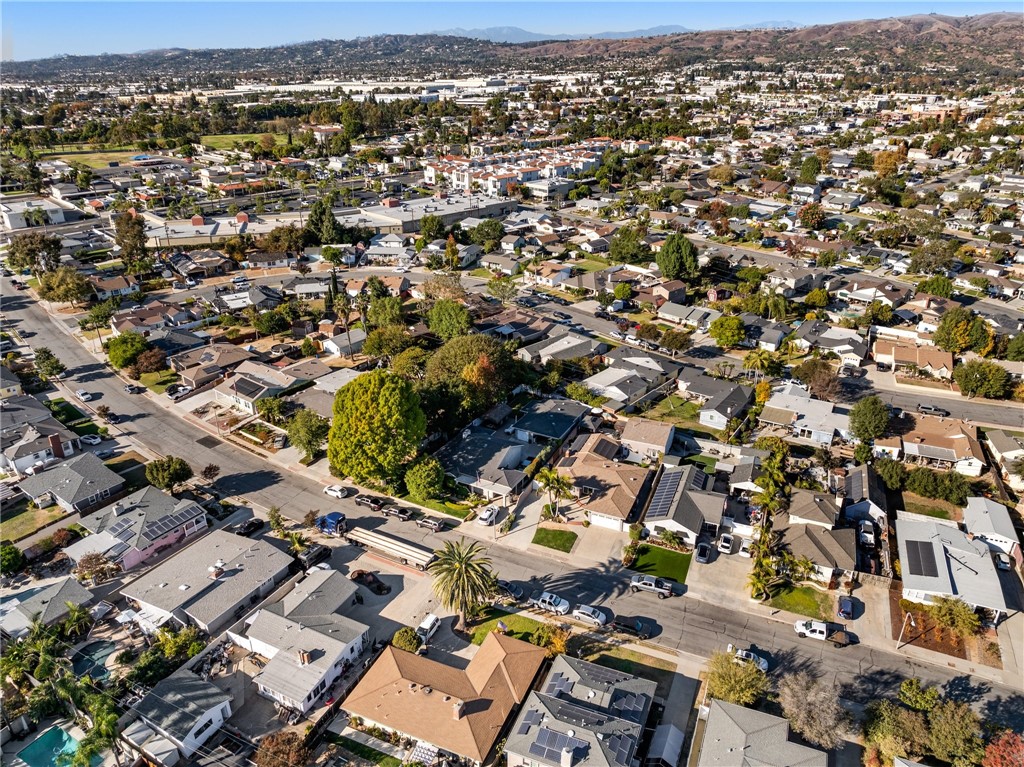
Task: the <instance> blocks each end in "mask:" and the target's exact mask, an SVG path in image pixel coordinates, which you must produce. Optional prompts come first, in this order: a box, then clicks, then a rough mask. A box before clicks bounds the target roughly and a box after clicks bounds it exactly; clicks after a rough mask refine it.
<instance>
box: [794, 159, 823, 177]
mask: <svg viewBox="0 0 1024 767" xmlns="http://www.w3.org/2000/svg"><path fill="white" fill-rule="evenodd" d="M819 173H821V160H819V159H818V158H817V157H815V156H814V155H813V154H812V155H810V156H808V157H806V158H804V161H803V162H802V163H800V175H799V176H798V177H797V179H798V180H799V181H800V183H801V184H814V183H816V182H817V180H818V174H819Z"/></svg>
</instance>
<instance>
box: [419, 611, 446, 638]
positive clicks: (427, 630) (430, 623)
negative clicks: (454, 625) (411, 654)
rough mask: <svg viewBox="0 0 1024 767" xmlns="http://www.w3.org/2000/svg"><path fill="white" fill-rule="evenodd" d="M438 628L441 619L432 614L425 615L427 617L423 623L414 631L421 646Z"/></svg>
mask: <svg viewBox="0 0 1024 767" xmlns="http://www.w3.org/2000/svg"><path fill="white" fill-rule="evenodd" d="M440 627H441V619H440V618H438V617H437V616H436V615H434V614H433V613H427V617H426V618H424V619H423V622H422V623H421V624H420V625H419V626H418V627H417V629H416V636H418V637H419V638H420V640H421V641H422V642H423V644H426V643H427V642H428V641H430V637H432V636H434V634H436V633H437V630H438V628H440Z"/></svg>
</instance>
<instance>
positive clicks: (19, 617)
mask: <svg viewBox="0 0 1024 767" xmlns="http://www.w3.org/2000/svg"><path fill="white" fill-rule="evenodd" d="M92 600H93V594H92V592H91V591H89V590H88V589H87V588H85V586H83V585H82V584H80V583H79V582H78V580H77V579H76V578H73V577H71V576H68V577H66V578H61V579H60V580H58V581H54V582H52V583H48V584H47V585H45V586H35V585H33V586H29V587H28V588H26V589H23V590H21V591H19V592H17V593H15V594H11V595H9V596H5V597H4V600H3V604H2V605H0V629H2V633H3V635H4V636H5V637H7V638H9V639H17V638H18V637H21V636H25V635H26V634H28V632H29V630H30V629H31V627H32V623H33V621H35V620H36V619H37V618H38V619H39V620H40V621H42V622H43V624H44V625H46V626H52V625H54V624H55V623H59V622H60V621H62V620H64V618H65V617H66V616H67V614H68V602H71V603H72V604H75V605H87V604H89V603H90V602H92Z"/></svg>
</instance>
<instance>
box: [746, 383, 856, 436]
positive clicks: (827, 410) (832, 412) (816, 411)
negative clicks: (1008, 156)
mask: <svg viewBox="0 0 1024 767" xmlns="http://www.w3.org/2000/svg"><path fill="white" fill-rule="evenodd" d="M757 420H758V422H760V423H761V424H762V425H766V426H779V427H782V428H783V429H785V430H786V431H788V432H789V434H790V435H791V436H792V437H795V438H797V439H802V440H807V441H808V442H810V443H811V444H816V445H831V444H832V443H833V442H834V441H835V440H836V439H840V440H850V439H851V438H852V435H851V433H850V416H849V411H848V410H846V409H845V408H840V407H838V406H836V405H834V404H832V403H831V402H825V401H823V400H817V399H813V398H812V397H811V395H810V392H808V391H807V390H806V389H803V388H801V387H799V386H787V387H786V388H785V389H784V390H783V391H781V392H775V393H774V394H772V396H771V397H769V398H768V401H767V402H765V406H764V410H762V411H761V414H760V415H759V416H758V417H757Z"/></svg>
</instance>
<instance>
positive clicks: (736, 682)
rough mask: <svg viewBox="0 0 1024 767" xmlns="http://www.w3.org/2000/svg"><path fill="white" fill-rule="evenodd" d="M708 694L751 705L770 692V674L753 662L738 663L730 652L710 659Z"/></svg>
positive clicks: (731, 701) (719, 698)
mask: <svg viewBox="0 0 1024 767" xmlns="http://www.w3.org/2000/svg"><path fill="white" fill-rule="evenodd" d="M707 680H708V694H709V695H710V696H711V697H712V698H717V699H718V700H724V701H726V702H727V703H735V704H736V705H738V706H750V705H752V704H754V703H756V702H757V701H758V700H760V699H761V698H763V697H764V696H765V694H766V693H767V692H768V688H769V683H768V675H767V674H765V673H764V672H763V671H761V669H759V668H758V667H757V666H756V665H754V664H753V663H737V662H736V658H735V656H734V655H733V654H732V653H729V652H716V653H714V654H713V655H712V656H711V658H709V659H708V677H707Z"/></svg>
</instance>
